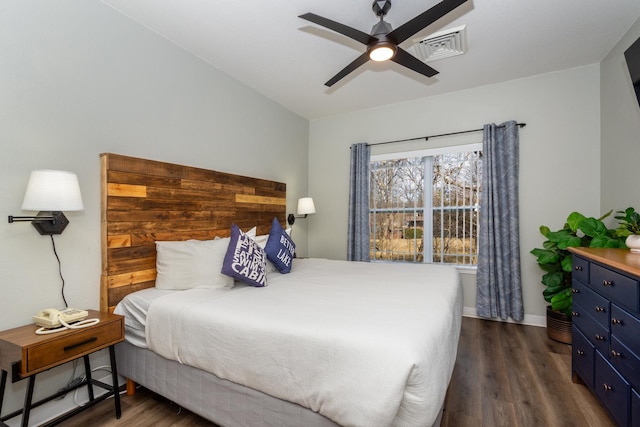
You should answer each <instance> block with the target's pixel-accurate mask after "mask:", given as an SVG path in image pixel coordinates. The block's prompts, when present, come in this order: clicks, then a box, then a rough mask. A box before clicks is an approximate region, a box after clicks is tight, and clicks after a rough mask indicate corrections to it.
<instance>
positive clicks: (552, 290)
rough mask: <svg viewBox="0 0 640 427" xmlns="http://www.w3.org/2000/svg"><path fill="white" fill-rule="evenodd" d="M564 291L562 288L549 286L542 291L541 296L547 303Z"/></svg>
mask: <svg viewBox="0 0 640 427" xmlns="http://www.w3.org/2000/svg"><path fill="white" fill-rule="evenodd" d="M564 289H565V287H564V286H561V285H558V286H549V287H547V288H546V289H545V290H544V291H542V296H543V297H544V299H545V300H546V301H547V302H551V299H552V298H553V297H554V296H556V295H557V294H558V293H559V292H562V291H563V290H564Z"/></svg>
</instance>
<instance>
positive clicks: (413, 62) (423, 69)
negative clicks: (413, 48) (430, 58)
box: [391, 47, 438, 77]
mask: <svg viewBox="0 0 640 427" xmlns="http://www.w3.org/2000/svg"><path fill="white" fill-rule="evenodd" d="M391 60H392V61H393V62H395V63H396V64H400V65H402V66H403V67H407V68H409V69H411V70H413V71H415V72H416V73H420V74H422V75H423V76H427V77H433V76H435V75H436V74H438V72H437V71H436V70H434V69H433V68H431V67H429V66H428V65H427V64H425V63H424V62H422V61H420V60H419V59H418V58H416V57H415V56H413V55H411V54H410V53H409V52H407V51H406V50H404V49H401V48H400V47H397V50H396V55H395V56H394V57H393V58H391Z"/></svg>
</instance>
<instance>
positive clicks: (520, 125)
mask: <svg viewBox="0 0 640 427" xmlns="http://www.w3.org/2000/svg"><path fill="white" fill-rule="evenodd" d="M516 125H517V126H518V127H520V128H523V127H525V126H526V125H527V124H526V123H517V124H516ZM498 127H504V125H500V126H498ZM483 130H484V129H472V130H462V131H459V132H450V133H441V134H438V135H429V136H420V137H417V138H408V139H397V140H395V141H386V142H374V143H373V144H368V145H384V144H395V143H396V142H408V141H417V140H419V139H424V140H425V141H428V140H429V138H439V137H441V136H451V135H461V134H463V133H472V132H481V131H483Z"/></svg>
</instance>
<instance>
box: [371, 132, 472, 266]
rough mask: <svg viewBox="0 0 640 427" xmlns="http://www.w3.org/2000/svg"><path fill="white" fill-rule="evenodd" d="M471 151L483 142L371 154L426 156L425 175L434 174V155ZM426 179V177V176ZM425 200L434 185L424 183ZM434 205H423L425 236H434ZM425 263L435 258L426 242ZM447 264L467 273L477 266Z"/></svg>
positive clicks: (378, 157) (373, 158)
mask: <svg viewBox="0 0 640 427" xmlns="http://www.w3.org/2000/svg"><path fill="white" fill-rule="evenodd" d="M469 151H482V143H481V142H476V143H471V144H460V145H450V146H444V147H438V148H428V149H421V150H411V151H402V152H391V153H384V154H372V155H371V156H370V160H369V161H370V163H371V162H380V161H385V160H397V159H406V158H413V157H426V158H427V159H428V160H427V161H425V163H424V167H425V177H427V176H432V174H433V164H432V162H431V159H432V158H433V156H436V155H441V154H452V153H465V152H469ZM425 179H426V178H425ZM423 187H424V191H425V194H424V200H425V203H426V201H427V200H433V194H432V190H433V189H432V186H431V185H424V186H423ZM433 210H434V209H433V206H432V205H431V204H429V206H428V209H427V206H424V207H423V211H424V214H423V216H424V231H423V236H427V235H428V236H431V237H432V236H433ZM423 255H424V257H423V259H424V261H423V262H424V263H430V262H431V260H433V245H432V244H427V242H425V243H424V254H423ZM376 262H388V261H376ZM443 264H445V265H452V266H455V267H456V268H458V269H459V270H461V271H462V272H465V273H472V274H473V273H475V272H476V269H477V266H476V265H462V264H448V263H443Z"/></svg>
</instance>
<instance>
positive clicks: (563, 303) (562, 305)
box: [551, 288, 573, 316]
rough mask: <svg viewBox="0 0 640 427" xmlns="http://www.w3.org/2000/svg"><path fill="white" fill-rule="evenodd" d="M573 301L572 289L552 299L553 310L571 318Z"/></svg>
mask: <svg viewBox="0 0 640 427" xmlns="http://www.w3.org/2000/svg"><path fill="white" fill-rule="evenodd" d="M572 299H573V298H572V294H571V289H569V288H567V289H565V290H564V291H562V292H559V293H558V294H556V295H555V296H554V297H553V298H551V308H552V309H553V310H556V311H561V312H563V313H565V314H567V315H569V316H570V315H571V302H572Z"/></svg>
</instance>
